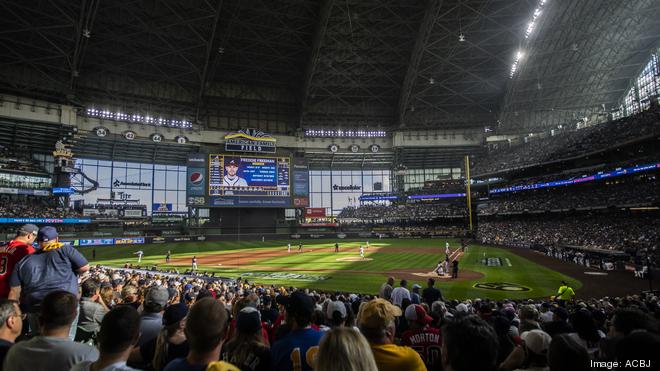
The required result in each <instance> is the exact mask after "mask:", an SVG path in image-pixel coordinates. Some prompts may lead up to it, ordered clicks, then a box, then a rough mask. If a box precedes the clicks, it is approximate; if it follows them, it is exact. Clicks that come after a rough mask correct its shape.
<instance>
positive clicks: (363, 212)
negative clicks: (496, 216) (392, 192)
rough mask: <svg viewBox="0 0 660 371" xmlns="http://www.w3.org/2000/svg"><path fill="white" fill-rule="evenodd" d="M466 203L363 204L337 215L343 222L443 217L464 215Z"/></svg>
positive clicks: (347, 208)
mask: <svg viewBox="0 0 660 371" xmlns="http://www.w3.org/2000/svg"><path fill="white" fill-rule="evenodd" d="M466 215H467V213H466V211H465V205H461V204H459V203H431V202H409V203H402V204H393V205H361V206H358V207H355V206H349V207H345V208H344V209H343V210H342V211H341V212H340V213H339V215H338V216H337V219H339V220H340V221H341V222H342V224H346V223H351V222H364V221H375V220H381V221H384V222H387V221H397V220H402V221H417V220H431V219H435V218H443V217H464V216H466Z"/></svg>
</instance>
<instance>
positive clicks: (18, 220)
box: [0, 218, 92, 224]
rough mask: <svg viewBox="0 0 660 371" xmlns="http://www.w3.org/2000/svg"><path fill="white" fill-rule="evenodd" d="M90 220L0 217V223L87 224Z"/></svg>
mask: <svg viewBox="0 0 660 371" xmlns="http://www.w3.org/2000/svg"><path fill="white" fill-rule="evenodd" d="M91 222H92V219H90V218H63V219H50V218H0V224H24V223H32V224H89V223H91Z"/></svg>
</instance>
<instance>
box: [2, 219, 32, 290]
mask: <svg viewBox="0 0 660 371" xmlns="http://www.w3.org/2000/svg"><path fill="white" fill-rule="evenodd" d="M38 232H39V228H38V227H37V226H36V225H34V224H25V225H24V226H22V227H21V228H19V229H18V231H17V232H16V237H15V238H14V239H13V240H11V241H9V243H8V244H6V245H4V246H0V259H2V261H4V262H5V265H4V268H5V273H4V274H2V275H0V298H5V299H6V298H8V297H9V290H10V288H11V285H10V283H9V279H10V277H11V272H13V271H14V266H16V264H17V263H18V262H19V261H21V259H23V257H24V256H26V255H29V254H33V253H34V247H32V244H33V243H34V240H35V239H36V238H37V233H38Z"/></svg>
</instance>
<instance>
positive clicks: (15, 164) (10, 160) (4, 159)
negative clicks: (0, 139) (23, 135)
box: [0, 154, 45, 173]
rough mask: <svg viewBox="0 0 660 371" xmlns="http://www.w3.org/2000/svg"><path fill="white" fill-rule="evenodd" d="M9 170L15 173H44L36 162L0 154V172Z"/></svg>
mask: <svg viewBox="0 0 660 371" xmlns="http://www.w3.org/2000/svg"><path fill="white" fill-rule="evenodd" d="M2 170H11V171H15V172H29V173H45V171H44V169H43V168H42V167H41V166H40V165H39V163H38V162H36V161H34V160H32V159H29V158H17V157H9V156H3V155H1V154H0V171H2Z"/></svg>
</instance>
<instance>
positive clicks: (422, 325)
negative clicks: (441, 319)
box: [401, 304, 442, 370]
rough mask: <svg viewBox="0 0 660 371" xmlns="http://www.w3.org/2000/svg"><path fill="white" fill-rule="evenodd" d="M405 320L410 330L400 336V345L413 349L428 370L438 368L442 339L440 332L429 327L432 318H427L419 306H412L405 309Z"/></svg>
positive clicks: (422, 308)
mask: <svg viewBox="0 0 660 371" xmlns="http://www.w3.org/2000/svg"><path fill="white" fill-rule="evenodd" d="M405 318H406V320H407V321H408V326H410V330H408V331H406V332H404V333H403V335H401V345H406V346H409V347H412V348H413V349H415V350H416V351H417V352H418V353H419V355H420V357H422V360H423V361H424V364H425V365H426V367H427V368H428V369H429V370H437V369H439V368H440V357H438V356H435V357H434V356H433V355H439V354H440V350H441V348H442V337H441V336H440V330H439V329H437V328H433V327H430V326H429V324H430V323H432V322H433V317H431V316H429V315H428V314H427V313H426V310H424V307H422V306H421V305H419V304H412V305H409V306H408V308H406V312H405Z"/></svg>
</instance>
